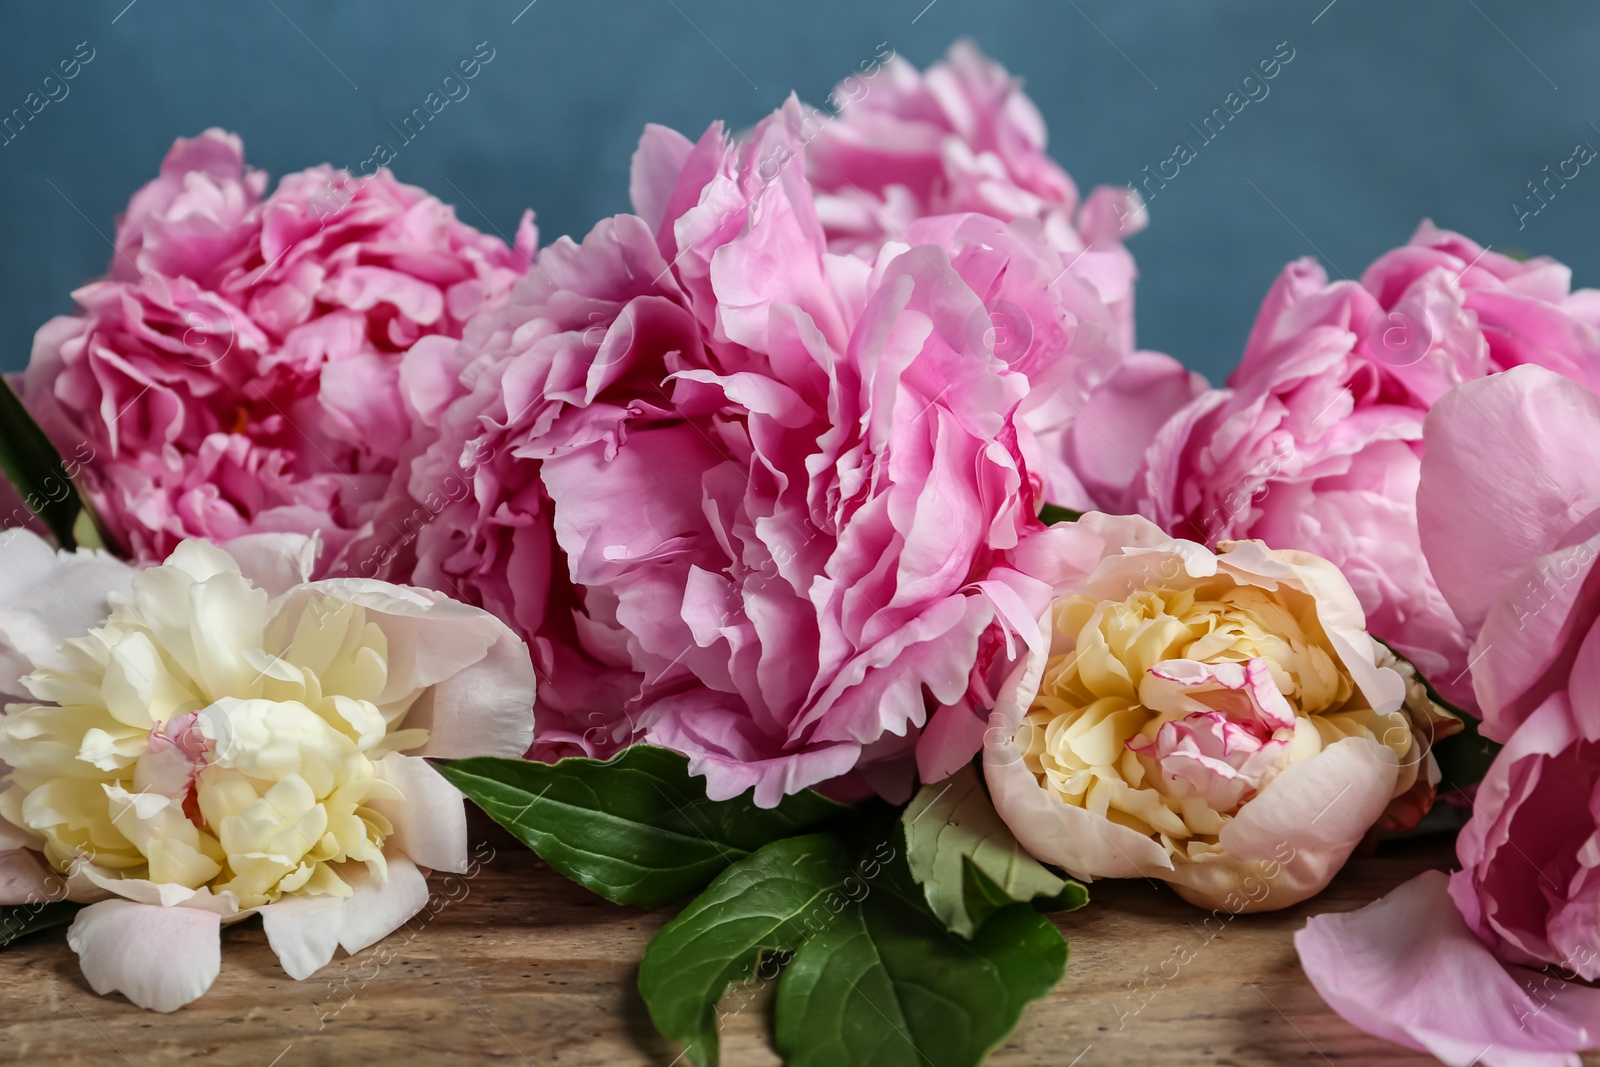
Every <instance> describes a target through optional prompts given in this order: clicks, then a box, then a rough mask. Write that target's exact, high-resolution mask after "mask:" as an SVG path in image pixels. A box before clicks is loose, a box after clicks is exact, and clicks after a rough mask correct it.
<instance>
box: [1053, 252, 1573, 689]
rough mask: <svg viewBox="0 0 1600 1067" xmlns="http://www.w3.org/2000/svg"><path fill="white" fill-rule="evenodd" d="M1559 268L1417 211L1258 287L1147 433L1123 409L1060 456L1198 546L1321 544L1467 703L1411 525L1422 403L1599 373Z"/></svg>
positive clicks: (1463, 641) (1153, 384)
mask: <svg viewBox="0 0 1600 1067" xmlns="http://www.w3.org/2000/svg"><path fill="white" fill-rule="evenodd" d="M1569 281H1570V272H1569V271H1568V270H1567V268H1566V267H1564V266H1562V265H1561V264H1559V263H1556V262H1554V261H1553V260H1549V259H1535V260H1530V261H1528V262H1526V263H1519V262H1517V261H1515V260H1511V259H1508V258H1506V257H1504V256H1501V255H1497V254H1495V253H1493V252H1489V251H1487V250H1486V249H1482V248H1479V247H1478V246H1477V245H1475V244H1473V243H1472V242H1471V241H1468V240H1467V239H1466V238H1464V237H1461V236H1459V235H1457V234H1452V233H1448V232H1445V231H1442V230H1437V229H1435V228H1434V227H1433V226H1432V225H1430V224H1428V223H1423V225H1422V227H1421V228H1420V229H1419V230H1418V231H1417V233H1416V235H1415V236H1414V237H1413V238H1412V243H1411V244H1409V245H1407V246H1405V247H1403V248H1399V249H1396V250H1394V251H1392V252H1389V253H1387V254H1385V255H1384V256H1383V257H1381V258H1380V259H1379V260H1378V261H1377V262H1376V263H1374V264H1373V265H1372V266H1371V267H1370V268H1368V270H1367V272H1366V273H1365V274H1364V275H1363V276H1362V279H1361V281H1360V282H1359V283H1358V282H1353V281H1341V282H1335V283H1332V284H1329V283H1328V280H1327V276H1326V275H1325V274H1324V273H1323V272H1322V269H1321V268H1320V267H1318V266H1317V265H1316V264H1315V263H1313V262H1312V261H1310V260H1301V261H1299V262H1296V263H1293V264H1291V265H1290V266H1289V267H1287V268H1286V269H1285V270H1284V272H1283V274H1282V275H1280V276H1279V278H1278V280H1277V282H1276V283H1275V284H1274V286H1273V288H1272V291H1271V292H1270V293H1269V294H1268V296H1267V299H1266V302H1265V303H1264V304H1263V305H1262V309H1261V314H1260V316H1259V318H1258V319H1257V321H1256V325H1255V328H1254V330H1253V331H1252V332H1251V335H1250V341H1249V344H1248V345H1247V347H1246V349H1245V355H1244V360H1243V362H1242V363H1241V364H1240V366H1239V368H1238V369H1237V370H1236V371H1235V372H1234V373H1233V374H1232V375H1231V376H1230V377H1229V379H1228V388H1226V389H1217V390H1212V391H1209V392H1206V393H1204V394H1202V395H1200V396H1198V397H1196V398H1195V399H1193V400H1192V401H1190V402H1189V403H1188V404H1187V405H1186V406H1183V407H1182V408H1181V409H1179V410H1177V411H1176V412H1175V413H1174V414H1172V415H1171V417H1170V418H1169V419H1168V420H1167V421H1166V422H1165V424H1164V425H1162V426H1161V427H1160V428H1159V430H1158V431H1157V432H1156V433H1154V434H1153V435H1151V436H1150V437H1148V438H1146V440H1147V441H1148V445H1145V446H1143V447H1141V442H1139V441H1138V439H1137V434H1136V431H1135V428H1134V427H1132V426H1130V425H1128V424H1127V423H1126V422H1124V426H1125V427H1126V428H1127V429H1126V434H1125V436H1124V438H1123V440H1122V441H1121V442H1119V444H1118V447H1117V448H1115V449H1113V448H1102V449H1100V451H1099V452H1098V453H1094V452H1092V451H1089V450H1088V449H1080V450H1077V451H1075V452H1073V453H1072V463H1073V465H1074V467H1075V468H1076V469H1077V471H1078V473H1079V476H1080V478H1081V479H1082V481H1083V484H1084V485H1085V486H1086V487H1089V488H1090V489H1091V496H1092V497H1093V498H1094V499H1095V501H1096V503H1098V504H1099V505H1100V506H1102V507H1105V508H1107V509H1109V510H1117V511H1137V512H1139V513H1141V514H1145V515H1148V516H1150V517H1152V518H1154V519H1155V520H1156V521H1157V522H1158V523H1159V524H1160V525H1161V526H1162V527H1164V528H1165V529H1167V530H1169V531H1171V532H1173V533H1174V534H1177V535H1179V536H1183V537H1190V538H1193V539H1195V540H1198V541H1202V542H1205V543H1207V544H1215V543H1216V542H1218V541H1220V540H1226V539H1229V538H1241V537H1254V538H1261V539H1262V540H1265V541H1266V542H1267V543H1268V544H1271V545H1275V546H1282V547H1294V548H1303V549H1306V550H1309V551H1312V552H1316V553H1318V554H1319V555H1322V556H1325V557H1327V558H1328V559H1330V560H1332V561H1333V562H1334V563H1335V564H1337V565H1338V566H1339V568H1340V569H1341V570H1342V571H1343V572H1344V574H1345V575H1346V577H1348V578H1349V580H1350V583H1351V585H1352V586H1354V587H1355V590H1356V594H1357V596H1359V597H1360V599H1361V604H1362V606H1363V608H1364V609H1365V610H1366V613H1367V620H1368V625H1369V626H1370V627H1371V630H1372V632H1373V633H1374V634H1375V635H1377V636H1379V637H1381V638H1383V639H1384V640H1386V641H1389V642H1391V643H1392V644H1393V645H1394V646H1395V647H1396V648H1397V649H1399V650H1400V651H1401V652H1402V653H1403V654H1404V655H1406V656H1407V657H1409V658H1410V659H1411V660H1412V661H1413V662H1415V663H1416V665H1417V667H1418V669H1419V670H1421V672H1422V673H1423V675H1424V676H1425V677H1428V678H1429V679H1430V680H1432V681H1434V682H1435V684H1437V685H1438V686H1439V687H1440V689H1441V690H1442V691H1443V692H1445V694H1446V695H1447V696H1449V697H1450V698H1451V699H1453V700H1456V701H1458V702H1461V703H1466V704H1469V705H1470V703H1471V699H1472V698H1471V691H1470V688H1469V683H1468V682H1467V680H1466V668H1467V635H1466V632H1465V630H1464V629H1463V626H1462V622H1463V621H1465V620H1458V619H1457V617H1456V613H1455V612H1454V611H1453V610H1452V607H1451V604H1450V603H1448V602H1447V600H1446V598H1445V597H1444V596H1442V595H1441V594H1440V592H1439V588H1438V586H1437V585H1436V584H1435V582H1434V579H1433V577H1432V576H1431V575H1430V572H1429V568H1428V562H1427V560H1426V559H1424V556H1423V546H1422V544H1421V542H1420V541H1419V539H1418V534H1417V519H1416V507H1415V503H1414V501H1415V496H1416V491H1417V480H1418V476H1419V471H1420V464H1421V462H1422V425H1423V419H1424V418H1425V416H1426V415H1427V412H1428V410H1429V408H1430V407H1431V406H1432V405H1433V404H1434V403H1435V402H1436V401H1437V400H1438V399H1439V398H1440V397H1441V396H1442V395H1443V394H1444V393H1445V392H1446V391H1447V390H1449V389H1450V388H1452V387H1453V386H1455V385H1458V384H1460V383H1462V382H1467V381H1472V380H1474V379H1477V378H1481V377H1483V376H1484V375H1488V374H1492V373H1495V372H1498V371H1503V370H1506V369H1507V368H1510V367H1513V366H1517V365H1519V364H1523V363H1536V364H1539V365H1541V366H1546V367H1549V368H1550V369H1552V370H1556V371H1559V372H1560V373H1562V374H1565V375H1568V376H1569V377H1571V378H1573V379H1574V380H1575V381H1578V382H1580V383H1582V384H1584V385H1586V386H1589V387H1591V388H1595V387H1600V333H1597V332H1596V329H1595V323H1597V322H1600V293H1597V292H1595V291H1592V290H1580V291H1578V292H1571V291H1570V289H1569ZM1135 373H1136V372H1135V370H1134V369H1133V368H1132V367H1129V368H1122V369H1119V371H1118V372H1117V374H1116V375H1114V376H1113V379H1112V381H1111V382H1110V383H1108V385H1107V386H1106V387H1103V388H1102V393H1108V392H1115V395H1116V396H1118V397H1121V398H1126V396H1127V393H1128V391H1127V390H1125V389H1124V390H1121V391H1120V392H1116V387H1118V386H1119V385H1120V383H1121V382H1122V381H1123V380H1125V379H1127V378H1129V377H1133V376H1135ZM1139 388H1140V392H1141V393H1142V394H1143V395H1146V396H1149V397H1151V398H1152V406H1154V407H1155V408H1157V409H1158V410H1169V409H1171V408H1172V407H1174V406H1175V405H1176V403H1177V402H1178V401H1180V400H1181V399H1182V397H1183V392H1184V385H1183V383H1182V382H1181V381H1180V380H1179V378H1178V374H1177V373H1176V372H1174V373H1169V374H1165V375H1161V374H1157V375H1154V376H1153V377H1152V378H1151V379H1149V380H1145V381H1143V382H1141V383H1140V386H1139ZM1148 421H1154V420H1153V418H1149V419H1148ZM1148 421H1147V425H1148ZM1091 443H1092V442H1091Z"/></svg>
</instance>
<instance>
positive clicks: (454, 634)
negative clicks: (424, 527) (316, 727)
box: [275, 578, 503, 704]
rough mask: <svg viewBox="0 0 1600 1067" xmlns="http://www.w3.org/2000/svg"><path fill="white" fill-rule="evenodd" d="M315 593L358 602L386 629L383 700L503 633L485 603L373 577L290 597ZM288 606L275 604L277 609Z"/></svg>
mask: <svg viewBox="0 0 1600 1067" xmlns="http://www.w3.org/2000/svg"><path fill="white" fill-rule="evenodd" d="M317 593H321V594H323V595H325V596H330V597H333V598H335V599H337V600H345V601H348V602H349V603H351V604H358V605H360V606H361V607H363V608H365V609H366V610H367V621H368V622H373V623H377V624H378V626H380V627H381V628H382V629H383V633H384V636H385V637H387V638H388V640H389V680H388V685H387V686H386V688H385V689H384V692H383V694H382V696H381V697H380V698H379V700H378V701H377V703H379V704H388V703H390V702H392V701H394V700H398V699H401V698H403V697H406V696H409V695H410V694H412V693H415V692H416V691H417V690H419V689H425V688H427V687H428V686H431V685H437V684H438V683H439V682H442V681H444V680H445V679H446V678H450V677H453V676H454V675H456V674H458V673H459V672H460V671H462V670H464V669H465V668H467V667H470V666H471V665H472V664H474V663H477V662H478V661H479V660H481V659H483V657H484V656H485V655H487V654H488V652H489V648H490V646H491V645H493V644H494V643H495V640H496V639H497V638H498V637H499V631H498V629H497V627H496V625H495V623H496V621H497V620H495V618H494V616H492V615H490V614H489V613H488V612H486V611H483V610H482V609H481V608H474V607H468V606H467V605H466V604H459V603H457V602H455V601H454V600H450V599H448V598H446V597H445V596H443V595H442V594H439V593H431V592H427V591H424V590H421V589H412V588H410V587H408V586H400V585H390V584H389V583H388V582H379V581H374V580H372V579H369V578H331V579H329V580H327V581H323V582H312V583H310V584H309V585H305V586H301V587H300V589H297V590H296V591H295V592H294V593H292V594H290V596H289V597H288V598H287V600H288V601H293V600H295V599H296V598H297V597H299V596H303V595H315V594H317ZM288 606H289V605H288V604H285V605H283V606H281V607H280V606H277V605H275V607H278V610H279V611H282V610H284V609H285V608H287V607H288ZM502 625H503V624H502Z"/></svg>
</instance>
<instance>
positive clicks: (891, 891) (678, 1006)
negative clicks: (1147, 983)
mask: <svg viewBox="0 0 1600 1067" xmlns="http://www.w3.org/2000/svg"><path fill="white" fill-rule="evenodd" d="M857 823H858V825H856V826H854V827H853V828H852V829H853V831H854V833H853V840H851V839H847V838H846V837H845V836H844V835H843V834H840V833H820V834H811V835H807V836H805V837H797V838H790V839H788V840H785V841H778V842H775V843H773V844H771V845H768V846H766V847H765V848H763V849H761V850H760V851H759V852H757V853H756V854H755V855H753V856H751V857H749V858H748V859H744V860H741V861H740V862H738V863H736V864H734V865H733V866H732V867H730V868H728V870H726V871H725V872H723V873H722V874H721V875H720V876H719V877H718V878H717V880H716V881H715V882H713V883H712V884H711V886H710V887H709V888H708V889H707V890H706V891H705V892H704V893H702V894H701V895H700V896H699V897H698V898H697V899H696V900H695V901H694V902H693V903H692V904H690V905H689V907H688V908H686V909H685V910H684V912H683V914H681V915H680V916H678V917H677V918H676V919H674V920H673V921H672V922H670V923H668V924H667V925H666V926H665V927H663V928H662V929H661V932H660V933H659V934H657V935H656V939H655V940H654V941H653V942H651V944H650V947H649V948H647V949H646V950H645V955H644V963H643V964H642V965H641V967H640V969H639V991H640V992H641V993H642V994H643V995H644V999H645V1003H646V1005H647V1006H648V1007H649V1009H650V1016H651V1018H652V1019H653V1020H654V1021H655V1024H656V1026H657V1028H658V1029H659V1030H660V1031H661V1032H662V1033H663V1034H664V1035H666V1036H667V1037H670V1038H672V1039H674V1040H676V1041H679V1042H681V1043H682V1044H683V1045H684V1054H685V1055H686V1056H687V1058H688V1059H689V1061H690V1062H692V1063H695V1064H698V1065H701V1067H712V1065H715V1064H716V1063H717V1003H718V1001H719V999H721V998H722V997H723V996H724V995H725V994H726V993H727V990H728V987H729V985H730V983H732V982H734V981H736V980H739V979H741V978H742V979H743V980H744V981H745V982H749V983H757V984H759V983H760V982H763V981H766V980H770V979H773V978H776V979H777V980H778V982H779V985H778V993H777V1000H776V1014H777V1019H776V1028H775V1037H776V1040H777V1045H778V1050H779V1052H781V1053H782V1054H783V1056H784V1057H785V1060H786V1062H788V1063H790V1064H792V1065H795V1067H853V1065H858V1064H859V1065H866V1064H872V1065H882V1067H896V1065H900V1064H906V1065H908V1067H909V1065H911V1064H920V1063H932V1064H935V1065H936V1067H944V1065H949V1067H976V1065H977V1064H979V1063H981V1062H982V1061H983V1058H984V1057H985V1056H986V1055H988V1053H989V1052H990V1051H991V1050H992V1049H993V1048H994V1047H995V1046H996V1045H998V1044H999V1043H1000V1042H1001V1041H1003V1040H1004V1039H1005V1036H1006V1035H1007V1034H1008V1033H1010V1032H1011V1029H1012V1028H1013V1027H1014V1026H1015V1025H1016V1022H1017V1019H1018V1018H1019V1017H1020V1016H1021V1013H1022V1009H1023V1008H1024V1006H1025V1005H1026V1004H1027V1003H1028V1002H1029V1001H1031V1000H1034V999H1036V998H1038V997H1041V996H1043V995H1044V994H1045V993H1047V992H1049V990H1050V989H1051V987H1053V986H1054V985H1055V983H1056V982H1057V981H1058V980H1060V978H1061V974H1062V972H1063V969H1064V968H1065V967H1066V962H1067V945H1066V942H1065V941H1063V940H1062V938H1061V934H1060V932H1059V931H1057V930H1056V928H1055V926H1054V925H1053V924H1052V923H1051V922H1050V920H1048V919H1047V918H1045V917H1044V916H1042V915H1040V914H1039V913H1038V912H1037V911H1036V910H1035V909H1034V908H1032V907H1030V906H1028V905H1026V904H1011V905H1009V906H1001V907H1000V908H999V909H998V910H997V911H996V912H995V913H994V914H993V915H992V916H990V917H989V919H988V921H987V922H985V923H984V924H983V926H982V927H981V928H980V929H979V930H978V932H977V934H976V936H974V937H973V938H971V939H967V938H963V937H960V936H958V935H956V934H953V933H951V932H950V931H949V930H947V929H946V928H945V925H944V923H943V922H941V921H940V920H939V919H938V918H937V917H935V916H934V914H933V913H932V912H931V911H929V910H928V906H927V904H926V903H925V902H924V901H923V899H922V894H921V892H920V891H919V889H918V887H917V885H916V883H915V882H914V881H913V880H912V878H911V873H910V870H909V869H908V868H907V866H906V863H905V856H904V847H903V846H904V843H905V842H904V838H903V836H902V835H901V833H900V831H899V828H898V825H897V822H896V820H895V819H894V818H893V817H892V816H891V817H890V818H887V819H875V818H872V817H871V816H864V817H862V818H860V819H858V820H857ZM978 877H979V878H984V879H986V878H987V876H986V875H983V874H981V872H980V873H979V875H978ZM991 884H992V883H991ZM785 960H787V961H788V962H786V963H785V962H784V961H785Z"/></svg>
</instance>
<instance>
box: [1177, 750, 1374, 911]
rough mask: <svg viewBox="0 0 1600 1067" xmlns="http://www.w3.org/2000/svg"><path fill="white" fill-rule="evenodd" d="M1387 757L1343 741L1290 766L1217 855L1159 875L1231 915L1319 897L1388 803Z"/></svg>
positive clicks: (1235, 822) (1232, 827)
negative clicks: (1315, 896)
mask: <svg viewBox="0 0 1600 1067" xmlns="http://www.w3.org/2000/svg"><path fill="white" fill-rule="evenodd" d="M1398 773H1399V768H1398V761H1397V760H1396V758H1395V755H1394V752H1393V751H1392V750H1390V749H1388V748H1386V747H1384V746H1383V745H1380V744H1378V743H1377V742H1376V741H1371V740H1368V739H1367V738H1364V737H1349V738H1345V739H1344V740H1343V741H1337V742H1335V743H1334V744H1331V745H1329V746H1328V747H1327V748H1325V749H1323V750H1322V751H1321V752H1319V753H1317V754H1316V755H1314V756H1309V757H1307V758H1305V759H1302V760H1299V761H1298V762H1295V763H1292V764H1290V765H1289V766H1288V767H1287V768H1285V769H1284V770H1283V771H1282V772H1280V773H1279V774H1278V776H1277V777H1275V778H1273V779H1272V781H1270V782H1268V783H1267V786H1266V788H1265V789H1263V790H1262V791H1261V792H1260V793H1259V794H1258V795H1257V796H1256V797H1255V798H1254V799H1252V800H1251V801H1250V802H1249V803H1247V804H1245V805H1244V806H1243V807H1242V808H1240V809H1239V813H1238V814H1237V815H1235V816H1234V817H1233V818H1232V819H1230V820H1229V821H1228V822H1227V824H1226V825H1224V826H1223V828H1222V833H1221V834H1220V835H1219V837H1218V844H1219V845H1221V847H1222V852H1221V853H1219V854H1216V855H1213V856H1203V857H1201V858H1199V859H1197V860H1191V861H1188V862H1184V863H1179V864H1178V865H1177V870H1176V871H1175V872H1173V873H1172V874H1168V875H1164V876H1162V877H1165V878H1166V879H1167V880H1168V881H1170V882H1172V883H1173V887H1174V888H1175V889H1177V891H1178V895H1179V896H1181V897H1183V898H1184V899H1185V900H1187V901H1189V902H1190V903H1192V904H1198V905H1200V906H1201V907H1209V908H1217V907H1225V908H1227V909H1228V910H1229V911H1230V912H1232V913H1234V914H1240V913H1242V912H1256V911H1271V910H1273V909H1275V908H1286V907H1288V906H1289V905H1291V904H1297V903H1299V902H1300V901H1302V900H1305V899H1306V898H1307V897H1310V896H1314V895H1315V894H1317V893H1320V892H1321V891H1322V890H1323V889H1324V888H1325V887H1326V886H1327V884H1328V883H1329V882H1330V881H1332V880H1333V876H1334V875H1335V874H1338V873H1339V868H1340V867H1343V866H1344V863H1345V860H1347V859H1349V858H1350V853H1351V852H1353V851H1354V850H1355V847H1356V846H1357V845H1358V844H1360V843H1361V839H1362V838H1363V837H1365V836H1366V833H1367V831H1368V830H1369V829H1370V828H1371V827H1372V825H1373V824H1374V823H1376V822H1377V821H1378V816H1379V815H1381V814H1383V809H1384V808H1385V807H1386V806H1388V803H1389V799H1390V797H1392V796H1393V795H1394V784H1395V778H1396V776H1397V775H1398Z"/></svg>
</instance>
